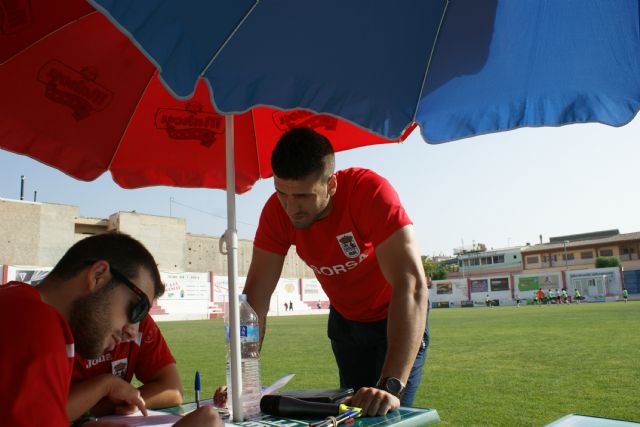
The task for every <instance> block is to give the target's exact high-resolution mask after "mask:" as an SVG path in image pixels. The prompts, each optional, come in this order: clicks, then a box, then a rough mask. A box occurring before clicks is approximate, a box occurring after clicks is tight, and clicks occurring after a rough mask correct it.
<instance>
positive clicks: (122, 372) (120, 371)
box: [111, 357, 129, 379]
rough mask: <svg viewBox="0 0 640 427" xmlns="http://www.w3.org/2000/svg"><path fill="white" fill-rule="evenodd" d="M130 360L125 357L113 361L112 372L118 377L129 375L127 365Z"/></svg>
mask: <svg viewBox="0 0 640 427" xmlns="http://www.w3.org/2000/svg"><path fill="white" fill-rule="evenodd" d="M128 364H129V361H128V360H127V358H126V357H125V358H124V359H118V360H114V361H113V362H111V373H112V374H113V375H115V376H116V377H120V378H123V379H124V377H125V376H126V375H127V366H128Z"/></svg>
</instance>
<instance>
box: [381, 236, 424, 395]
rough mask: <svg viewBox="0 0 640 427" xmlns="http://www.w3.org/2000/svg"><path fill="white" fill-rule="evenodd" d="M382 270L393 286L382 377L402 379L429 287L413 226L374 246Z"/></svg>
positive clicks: (412, 352)
mask: <svg viewBox="0 0 640 427" xmlns="http://www.w3.org/2000/svg"><path fill="white" fill-rule="evenodd" d="M376 255H377V257H378V263H379V265H380V269H381V270H382V274H383V275H384V277H385V279H386V280H387V281H388V282H389V283H390V284H391V286H392V287H393V290H392V294H391V301H390V302H389V314H388V315H387V357H386V359H385V363H384V365H383V367H382V373H381V376H382V377H389V376H391V377H397V378H400V379H401V380H402V381H403V382H404V383H406V381H407V378H408V377H409V373H410V372H411V368H412V366H413V362H414V360H415V357H416V355H417V354H418V349H419V348H420V343H421V341H422V335H423V333H424V328H425V324H426V320H427V319H426V317H427V308H428V304H429V289H428V288H427V281H426V278H425V274H424V268H423V266H422V260H421V258H420V254H419V252H418V245H417V242H416V239H415V235H414V232H413V226H411V225H407V226H405V227H403V228H401V229H400V230H398V231H396V232H395V233H394V234H392V235H391V236H389V238H387V239H386V240H385V241H384V242H382V243H381V244H380V245H379V246H378V247H377V248H376Z"/></svg>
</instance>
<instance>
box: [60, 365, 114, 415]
mask: <svg viewBox="0 0 640 427" xmlns="http://www.w3.org/2000/svg"><path fill="white" fill-rule="evenodd" d="M112 377H113V375H111V374H102V375H98V376H95V377H93V378H89V379H88V380H85V381H83V382H81V383H75V384H72V385H71V387H70V389H69V397H68V399H67V415H68V416H69V419H70V420H75V419H77V418H79V417H80V416H81V415H82V414H84V413H86V412H87V411H89V410H91V409H92V408H93V407H94V406H95V405H96V404H97V403H98V402H100V400H102V398H104V397H105V396H107V394H108V382H109V381H111V378H112Z"/></svg>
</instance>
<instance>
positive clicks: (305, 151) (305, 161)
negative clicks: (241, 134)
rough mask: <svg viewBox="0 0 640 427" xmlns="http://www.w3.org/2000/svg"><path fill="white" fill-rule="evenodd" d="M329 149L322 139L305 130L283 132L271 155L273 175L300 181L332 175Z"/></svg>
mask: <svg viewBox="0 0 640 427" xmlns="http://www.w3.org/2000/svg"><path fill="white" fill-rule="evenodd" d="M334 167H335V160H334V156H333V147H332V146H331V143H330V142H329V140H328V139H327V137H325V136H324V135H322V134H320V133H318V132H316V131H314V130H313V129H310V128H307V127H297V128H292V129H290V130H289V131H287V132H286V133H285V134H284V135H282V137H280V140H278V143H277V144H276V148H274V150H273V153H272V154H271V169H273V174H274V175H275V176H277V177H278V178H281V179H294V180H299V179H304V178H306V177H308V176H310V175H312V174H317V175H318V176H320V175H321V174H325V175H326V177H327V178H328V177H329V175H331V174H332V173H333V169H334Z"/></svg>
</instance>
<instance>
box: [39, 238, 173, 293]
mask: <svg viewBox="0 0 640 427" xmlns="http://www.w3.org/2000/svg"><path fill="white" fill-rule="evenodd" d="M99 260H104V261H107V262H108V263H109V265H110V266H111V267H113V268H114V269H116V270H118V271H120V272H121V273H122V274H124V275H125V276H126V277H127V278H129V279H131V278H133V277H135V276H136V275H137V274H138V272H139V269H140V267H142V268H144V269H145V270H147V271H148V272H149V274H151V278H152V280H153V292H154V297H155V298H158V297H160V296H162V294H164V284H163V283H162V280H161V279H160V272H159V271H158V266H157V264H156V261H155V259H153V255H151V253H150V252H149V250H148V249H147V248H145V247H144V245H143V244H142V243H140V242H139V241H138V240H136V239H134V238H133V237H131V236H129V235H128V234H124V233H118V232H110V233H105V234H97V235H95V236H91V237H87V238H86V239H82V240H80V241H79V242H77V243H76V244H74V245H73V246H71V248H69V250H68V251H67V252H66V253H65V254H64V256H63V257H62V258H61V259H60V261H58V263H57V264H56V266H55V267H53V270H51V273H49V277H52V278H58V279H63V280H64V279H70V278H72V277H73V276H75V275H76V274H78V273H80V272H81V271H83V270H84V269H86V268H87V263H88V262H95V261H99Z"/></svg>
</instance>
